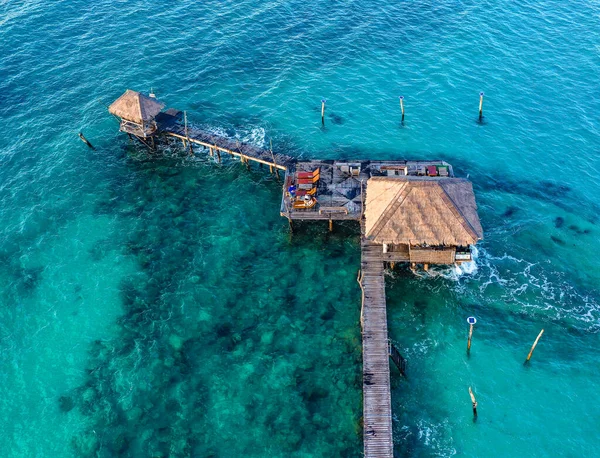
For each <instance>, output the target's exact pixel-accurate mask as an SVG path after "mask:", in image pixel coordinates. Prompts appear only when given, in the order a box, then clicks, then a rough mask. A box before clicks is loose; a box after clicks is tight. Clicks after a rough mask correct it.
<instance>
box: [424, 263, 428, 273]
mask: <svg viewBox="0 0 600 458" xmlns="http://www.w3.org/2000/svg"><path fill="white" fill-rule="evenodd" d="M423 270H424V271H425V272H427V271H428V270H429V264H427V263H425V264H423Z"/></svg>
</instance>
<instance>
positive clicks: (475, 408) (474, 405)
mask: <svg viewBox="0 0 600 458" xmlns="http://www.w3.org/2000/svg"><path fill="white" fill-rule="evenodd" d="M469 395H470V396H471V402H472V403H473V418H477V400H476V399H475V395H474V394H473V390H471V387H469Z"/></svg>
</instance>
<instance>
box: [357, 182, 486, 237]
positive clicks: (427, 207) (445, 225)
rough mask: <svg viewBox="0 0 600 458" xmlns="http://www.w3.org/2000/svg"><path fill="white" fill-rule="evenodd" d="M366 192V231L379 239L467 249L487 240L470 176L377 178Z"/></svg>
mask: <svg viewBox="0 0 600 458" xmlns="http://www.w3.org/2000/svg"><path fill="white" fill-rule="evenodd" d="M366 193H367V195H366V202H365V231H366V236H367V237H368V238H369V239H371V240H373V241H374V242H377V243H381V244H392V245H409V246H432V247H434V246H438V247H439V246H446V247H451V246H453V247H461V246H469V245H473V244H475V243H477V240H481V239H482V238H483V230H482V228H481V223H480V222H479V217H478V216H477V205H476V204H475V196H474V195H473V186H472V185H471V183H470V182H469V181H467V180H464V179H460V178H426V177H408V176H407V177H372V178H370V179H369V180H368V181H367V190H366Z"/></svg>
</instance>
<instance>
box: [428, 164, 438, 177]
mask: <svg viewBox="0 0 600 458" xmlns="http://www.w3.org/2000/svg"><path fill="white" fill-rule="evenodd" d="M427 175H429V176H430V177H437V175H438V172H437V167H436V166H435V165H428V166H427Z"/></svg>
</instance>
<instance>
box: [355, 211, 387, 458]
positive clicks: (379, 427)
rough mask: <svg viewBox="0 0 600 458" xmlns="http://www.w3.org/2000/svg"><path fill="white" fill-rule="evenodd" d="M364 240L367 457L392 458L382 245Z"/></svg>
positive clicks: (362, 251)
mask: <svg viewBox="0 0 600 458" xmlns="http://www.w3.org/2000/svg"><path fill="white" fill-rule="evenodd" d="M362 225H364V221H363V222H362ZM361 239H362V241H361V258H362V259H361V275H362V279H361V287H362V291H363V305H362V311H361V322H362V347H363V348H362V350H363V435H364V456H365V457H366V458H375V457H389V458H392V457H393V456H394V441H393V437H392V402H391V395H390V364H389V347H388V330H387V312H386V302H385V280H384V278H383V248H382V246H381V245H377V244H374V243H372V242H370V241H369V240H367V239H366V238H365V237H364V236H363V237H361Z"/></svg>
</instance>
